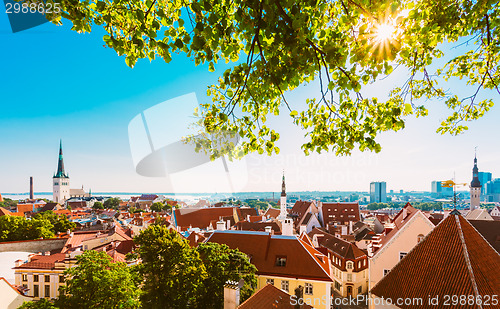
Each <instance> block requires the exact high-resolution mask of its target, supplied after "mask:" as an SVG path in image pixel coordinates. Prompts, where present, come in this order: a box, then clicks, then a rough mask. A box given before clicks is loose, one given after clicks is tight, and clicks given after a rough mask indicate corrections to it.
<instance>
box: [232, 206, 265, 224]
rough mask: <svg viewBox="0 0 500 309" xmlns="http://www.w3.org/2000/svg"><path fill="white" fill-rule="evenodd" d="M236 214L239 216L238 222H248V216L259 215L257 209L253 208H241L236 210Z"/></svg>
mask: <svg viewBox="0 0 500 309" xmlns="http://www.w3.org/2000/svg"><path fill="white" fill-rule="evenodd" d="M236 213H237V215H238V221H241V220H246V218H247V216H248V215H250V216H258V215H259V213H258V212H257V209H255V208H252V207H241V208H237V209H236Z"/></svg>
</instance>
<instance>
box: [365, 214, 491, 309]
mask: <svg viewBox="0 0 500 309" xmlns="http://www.w3.org/2000/svg"><path fill="white" fill-rule="evenodd" d="M371 293H372V295H373V296H374V298H373V302H371V306H370V307H371V308H404V309H410V308H412V309H413V308H436V309H444V308H471V309H476V308H478V309H479V308H499V306H500V305H499V303H498V299H497V297H498V295H500V255H499V254H498V252H496V251H495V250H494V249H493V248H492V247H491V246H490V245H489V244H488V242H487V241H486V240H485V239H484V238H483V237H482V236H481V235H480V234H479V233H478V231H477V230H476V229H475V228H474V227H473V226H472V225H471V224H470V223H469V222H468V221H467V220H466V219H464V218H463V217H462V216H461V215H460V213H459V212H458V211H456V210H455V211H453V212H452V213H450V215H449V216H448V217H447V218H446V219H445V220H443V221H442V222H441V223H440V224H439V225H438V226H436V228H435V229H434V230H433V231H432V232H431V233H429V235H427V236H426V237H425V238H424V239H423V240H422V241H421V242H420V243H419V244H418V245H417V246H416V247H415V248H414V249H413V250H412V251H411V252H410V253H409V254H408V255H407V256H406V257H405V258H404V259H403V260H401V262H399V263H398V264H397V265H396V266H395V267H394V268H393V269H392V270H391V272H390V273H388V274H387V276H385V277H384V278H383V279H382V280H380V282H379V283H378V284H377V285H376V286H375V287H374V288H373V289H372V290H371ZM453 295H456V297H455V296H453ZM381 298H384V299H389V298H390V299H392V300H397V299H403V300H404V301H402V302H400V303H398V304H396V301H395V302H394V304H393V305H384V306H382V305H377V303H378V304H381V303H380V300H381ZM376 299H378V302H377V301H376ZM478 299H480V300H481V301H476V300H478ZM488 299H489V300H488ZM494 299H497V300H494ZM406 300H409V301H406ZM464 300H465V302H464ZM468 300H471V302H470V303H467V301H468ZM460 301H462V303H460ZM492 301H493V302H492ZM487 303H489V304H490V305H487ZM447 304H448V305H447Z"/></svg>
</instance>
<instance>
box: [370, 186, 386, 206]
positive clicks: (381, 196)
mask: <svg viewBox="0 0 500 309" xmlns="http://www.w3.org/2000/svg"><path fill="white" fill-rule="evenodd" d="M370 203H387V192H386V183H385V181H377V182H371V183H370Z"/></svg>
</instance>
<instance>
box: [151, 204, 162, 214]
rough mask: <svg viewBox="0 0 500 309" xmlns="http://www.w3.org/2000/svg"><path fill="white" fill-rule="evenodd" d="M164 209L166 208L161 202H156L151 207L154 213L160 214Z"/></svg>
mask: <svg viewBox="0 0 500 309" xmlns="http://www.w3.org/2000/svg"><path fill="white" fill-rule="evenodd" d="M163 208H164V206H163V204H162V203H160V202H155V203H153V205H151V210H152V211H156V212H160V211H162V210H163Z"/></svg>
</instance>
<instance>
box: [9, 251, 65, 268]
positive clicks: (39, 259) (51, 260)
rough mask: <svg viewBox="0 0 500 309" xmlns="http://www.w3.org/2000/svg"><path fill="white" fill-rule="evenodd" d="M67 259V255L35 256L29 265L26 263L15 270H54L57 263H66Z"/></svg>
mask: <svg viewBox="0 0 500 309" xmlns="http://www.w3.org/2000/svg"><path fill="white" fill-rule="evenodd" d="M65 258H66V254H65V253H55V254H50V255H34V256H32V257H31V260H30V261H29V262H27V263H24V264H22V265H20V266H18V267H14V269H25V268H30V269H53V268H54V267H55V263H56V262H61V261H64V259H65Z"/></svg>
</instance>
